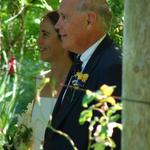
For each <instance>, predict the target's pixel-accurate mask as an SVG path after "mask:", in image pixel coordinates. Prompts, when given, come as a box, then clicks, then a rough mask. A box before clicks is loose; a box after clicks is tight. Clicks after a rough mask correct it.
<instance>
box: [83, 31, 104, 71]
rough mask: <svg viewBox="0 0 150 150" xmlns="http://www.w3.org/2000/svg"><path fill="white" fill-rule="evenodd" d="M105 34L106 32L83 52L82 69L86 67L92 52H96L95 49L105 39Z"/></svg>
mask: <svg viewBox="0 0 150 150" xmlns="http://www.w3.org/2000/svg"><path fill="white" fill-rule="evenodd" d="M105 36H106V34H105V35H104V36H103V37H102V38H100V39H99V40H98V41H96V42H95V43H94V44H93V45H92V46H90V47H89V48H88V49H87V50H86V51H85V52H84V53H83V54H81V56H80V60H81V61H82V71H83V69H84V68H85V66H86V64H87V62H88V61H89V59H90V58H91V56H92V54H93V53H94V51H95V49H96V48H97V46H98V45H99V44H100V43H101V42H102V41H103V39H104V38H105Z"/></svg>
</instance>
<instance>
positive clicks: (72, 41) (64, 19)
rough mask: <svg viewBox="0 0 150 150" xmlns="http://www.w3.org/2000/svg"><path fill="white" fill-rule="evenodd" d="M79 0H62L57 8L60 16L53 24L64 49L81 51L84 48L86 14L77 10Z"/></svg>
mask: <svg viewBox="0 0 150 150" xmlns="http://www.w3.org/2000/svg"><path fill="white" fill-rule="evenodd" d="M78 3H79V0H63V1H62V3H61V6H60V9H59V14H60V18H59V20H58V22H57V24H56V25H55V28H56V29H58V30H59V34H60V35H61V40H62V46H63V48H64V49H66V50H70V51H72V52H75V53H82V52H83V51H84V50H85V40H86V15H85V13H83V12H81V11H79V10H77V7H76V6H77V4H78Z"/></svg>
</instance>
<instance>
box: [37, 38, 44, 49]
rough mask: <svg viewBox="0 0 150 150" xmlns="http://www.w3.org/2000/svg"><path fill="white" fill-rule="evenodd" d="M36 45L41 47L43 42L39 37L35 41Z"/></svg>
mask: <svg viewBox="0 0 150 150" xmlns="http://www.w3.org/2000/svg"><path fill="white" fill-rule="evenodd" d="M37 44H38V46H39V47H41V46H42V45H43V40H42V38H41V37H40V36H39V37H38V39H37Z"/></svg>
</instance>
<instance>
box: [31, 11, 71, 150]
mask: <svg viewBox="0 0 150 150" xmlns="http://www.w3.org/2000/svg"><path fill="white" fill-rule="evenodd" d="M58 18H59V15H58V13H57V12H56V11H53V12H49V13H47V14H46V15H45V16H44V17H43V18H42V21H41V23H40V34H39V37H38V40H37V43H38V46H39V47H40V49H41V59H42V60H44V61H47V62H49V63H50V64H51V66H52V67H51V70H49V71H48V72H46V75H45V76H46V77H49V78H50V82H49V83H48V84H46V86H45V87H44V88H43V90H42V92H41V93H40V101H36V102H35V103H34V106H33V112H32V121H31V122H32V125H33V145H34V146H33V147H34V148H33V149H34V150H40V145H41V143H42V141H43V140H44V133H45V128H46V126H47V123H48V121H49V118H50V115H51V113H52V111H53V107H54V105H55V102H56V99H57V97H58V95H59V92H60V90H61V86H60V83H64V80H65V78H66V75H67V73H68V71H69V69H70V67H71V65H72V60H73V54H70V53H69V52H68V51H66V50H64V49H63V48H62V46H61V40H60V38H59V35H58V33H57V31H56V30H55V28H54V25H55V24H56V22H57V20H58ZM37 84H38V80H37Z"/></svg>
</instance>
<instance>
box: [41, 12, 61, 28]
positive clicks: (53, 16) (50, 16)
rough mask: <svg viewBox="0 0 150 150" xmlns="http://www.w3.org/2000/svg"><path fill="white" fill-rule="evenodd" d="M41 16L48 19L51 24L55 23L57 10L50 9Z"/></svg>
mask: <svg viewBox="0 0 150 150" xmlns="http://www.w3.org/2000/svg"><path fill="white" fill-rule="evenodd" d="M43 18H45V19H46V18H47V19H49V20H50V21H51V23H52V24H53V25H55V24H56V23H57V21H58V19H59V14H58V12H57V11H50V12H48V13H47V14H46V15H45V16H44V17H43Z"/></svg>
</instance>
